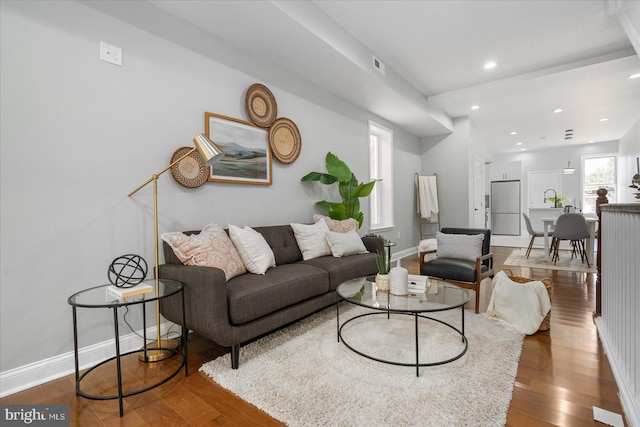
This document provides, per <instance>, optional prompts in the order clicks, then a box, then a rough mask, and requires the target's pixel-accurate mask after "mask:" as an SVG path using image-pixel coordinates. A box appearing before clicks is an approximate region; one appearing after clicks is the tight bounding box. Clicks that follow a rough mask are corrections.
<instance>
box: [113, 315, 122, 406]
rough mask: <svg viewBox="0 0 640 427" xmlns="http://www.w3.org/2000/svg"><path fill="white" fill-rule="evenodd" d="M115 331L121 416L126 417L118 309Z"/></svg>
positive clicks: (115, 317) (114, 323)
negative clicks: (123, 402) (123, 401)
mask: <svg viewBox="0 0 640 427" xmlns="http://www.w3.org/2000/svg"><path fill="white" fill-rule="evenodd" d="M113 329H114V333H115V339H116V366H117V371H118V404H119V406H120V416H121V417H122V416H124V407H123V405H122V400H123V396H122V364H121V363H120V335H119V331H118V307H113Z"/></svg>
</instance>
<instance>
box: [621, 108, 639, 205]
mask: <svg viewBox="0 0 640 427" xmlns="http://www.w3.org/2000/svg"><path fill="white" fill-rule="evenodd" d="M638 157H640V120H638V121H637V122H636V123H635V124H634V125H633V126H632V127H631V129H629V131H628V132H627V133H626V134H625V135H624V136H623V137H622V138H620V141H619V145H618V188H619V189H620V191H618V195H619V199H618V202H619V203H631V202H637V201H638V199H636V198H635V196H634V193H637V192H639V191H640V190H637V189H633V188H629V185H631V178H633V175H635V174H637V173H640V170H638V160H637V159H638Z"/></svg>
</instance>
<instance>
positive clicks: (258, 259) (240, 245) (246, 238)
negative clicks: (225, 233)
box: [229, 224, 276, 274]
mask: <svg viewBox="0 0 640 427" xmlns="http://www.w3.org/2000/svg"><path fill="white" fill-rule="evenodd" d="M229 237H231V241H232V242H233V244H234V246H235V247H236V249H237V250H238V253H239V254H240V258H242V263H243V264H244V266H245V268H246V269H247V270H248V271H249V272H250V273H253V274H264V273H265V272H266V271H267V270H268V269H269V268H271V267H275V266H276V259H275V256H274V255H273V251H272V250H271V247H270V246H269V244H268V243H267V241H266V240H265V239H264V237H262V234H260V233H258V232H257V231H255V230H254V229H253V228H251V227H247V226H245V227H243V228H240V227H238V226H236V225H233V224H229Z"/></svg>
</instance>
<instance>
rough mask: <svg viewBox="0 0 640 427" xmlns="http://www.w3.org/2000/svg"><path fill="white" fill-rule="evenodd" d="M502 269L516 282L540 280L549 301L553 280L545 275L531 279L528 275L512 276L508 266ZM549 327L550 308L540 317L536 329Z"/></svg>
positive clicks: (540, 329) (547, 328) (541, 329)
mask: <svg viewBox="0 0 640 427" xmlns="http://www.w3.org/2000/svg"><path fill="white" fill-rule="evenodd" d="M503 271H504V272H505V273H506V274H507V276H509V279H511V280H512V281H514V282H516V283H527V282H533V281H535V280H539V281H540V282H542V283H544V286H545V287H546V288H547V293H548V294H549V301H551V293H552V289H551V287H552V285H553V282H552V281H551V279H549V278H548V277H545V278H544V279H531V278H529V277H519V276H514V275H513V271H511V270H509V269H508V268H505V269H503ZM549 328H551V310H549V312H548V313H547V315H546V316H545V318H544V319H542V323H540V328H539V329H538V330H539V331H548V330H549Z"/></svg>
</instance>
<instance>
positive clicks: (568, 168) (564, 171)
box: [562, 162, 576, 175]
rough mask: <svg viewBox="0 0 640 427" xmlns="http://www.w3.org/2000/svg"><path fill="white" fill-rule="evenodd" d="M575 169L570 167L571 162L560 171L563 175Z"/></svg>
mask: <svg viewBox="0 0 640 427" xmlns="http://www.w3.org/2000/svg"><path fill="white" fill-rule="evenodd" d="M575 171H576V169H575V168H572V167H571V162H569V163H568V164H567V167H566V168H564V169H563V170H562V173H563V174H565V175H570V174H572V173H574V172H575Z"/></svg>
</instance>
